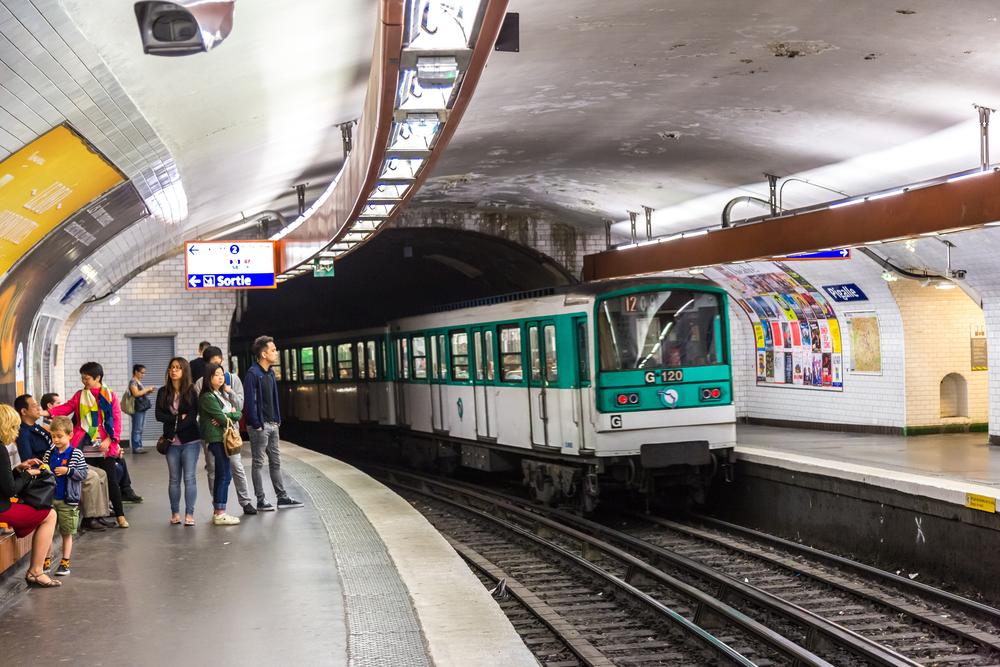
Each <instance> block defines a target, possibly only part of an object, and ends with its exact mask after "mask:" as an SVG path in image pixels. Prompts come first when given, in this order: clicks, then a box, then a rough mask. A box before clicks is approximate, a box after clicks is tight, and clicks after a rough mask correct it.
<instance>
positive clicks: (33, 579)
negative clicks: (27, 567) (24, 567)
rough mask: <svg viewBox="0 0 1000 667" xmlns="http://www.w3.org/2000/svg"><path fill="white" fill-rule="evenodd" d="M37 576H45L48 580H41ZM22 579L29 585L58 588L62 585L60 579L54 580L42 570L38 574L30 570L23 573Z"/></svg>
mask: <svg viewBox="0 0 1000 667" xmlns="http://www.w3.org/2000/svg"><path fill="white" fill-rule="evenodd" d="M39 577H45V578H46V579H47V580H48V581H42V580H41V579H39ZM24 580H25V581H26V582H28V585H29V586H38V587H39V588H59V587H60V586H62V582H61V581H56V580H55V579H53V578H52V577H50V576H49V575H47V574H45V573H44V572H42V573H40V574H32V573H31V572H25V573H24Z"/></svg>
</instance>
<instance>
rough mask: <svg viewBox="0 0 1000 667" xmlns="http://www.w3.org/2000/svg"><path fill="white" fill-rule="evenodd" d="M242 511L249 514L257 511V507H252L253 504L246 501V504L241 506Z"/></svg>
mask: <svg viewBox="0 0 1000 667" xmlns="http://www.w3.org/2000/svg"><path fill="white" fill-rule="evenodd" d="M243 513H244V514H251V515H252V514H256V513H257V508H256V507H254V506H253V505H251V504H250V503H247V504H246V505H244V506H243Z"/></svg>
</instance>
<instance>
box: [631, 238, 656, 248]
mask: <svg viewBox="0 0 1000 667" xmlns="http://www.w3.org/2000/svg"><path fill="white" fill-rule="evenodd" d="M659 242H660V241H659V239H650V240H648V241H642V242H640V243H636V244H635V245H636V247H637V248H641V247H642V246H646V245H656V244H657V243H659Z"/></svg>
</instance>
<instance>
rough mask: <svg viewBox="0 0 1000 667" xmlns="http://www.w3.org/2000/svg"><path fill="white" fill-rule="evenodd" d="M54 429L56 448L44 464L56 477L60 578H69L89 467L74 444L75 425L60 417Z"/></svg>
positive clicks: (45, 459) (58, 574)
mask: <svg viewBox="0 0 1000 667" xmlns="http://www.w3.org/2000/svg"><path fill="white" fill-rule="evenodd" d="M51 429H52V448H51V449H50V450H49V451H47V452H45V458H44V459H42V463H45V464H46V465H48V466H49V468H50V469H51V470H52V472H53V474H55V476H56V493H55V498H54V500H53V501H52V509H53V510H55V512H56V524H57V526H58V528H59V534H60V535H62V560H61V561H60V563H59V567H57V568H56V576H57V577H65V576H66V575H68V574H69V573H70V569H69V566H70V559H71V558H72V557H73V535H74V534H75V533H76V531H77V529H78V528H79V526H80V490H81V488H82V486H83V480H85V479H87V470H88V466H87V461H86V459H84V458H83V454H81V453H80V450H78V449H77V448H76V447H74V446H73V445H72V444H70V439H71V438H72V437H73V421H72V420H71V419H70V418H69V417H56V418H55V419H53V420H52V426H51ZM47 560H48V559H46V561H47ZM46 564H47V563H46ZM46 569H48V568H47V567H46Z"/></svg>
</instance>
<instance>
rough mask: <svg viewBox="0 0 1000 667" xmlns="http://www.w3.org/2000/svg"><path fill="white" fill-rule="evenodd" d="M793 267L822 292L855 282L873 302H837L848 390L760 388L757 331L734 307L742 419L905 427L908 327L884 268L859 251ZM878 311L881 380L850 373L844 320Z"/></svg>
mask: <svg viewBox="0 0 1000 667" xmlns="http://www.w3.org/2000/svg"><path fill="white" fill-rule="evenodd" d="M789 266H790V268H792V269H794V270H795V271H797V272H799V273H800V274H801V275H802V277H804V278H805V279H806V280H808V281H809V282H811V283H812V284H813V286H815V287H816V288H817V289H819V290H822V286H823V285H833V284H843V283H854V284H856V285H858V286H859V287H860V288H861V289H862V291H863V292H864V293H865V295H866V296H867V297H868V301H860V302H854V303H837V302H833V301H832V300H831V303H832V304H833V308H834V310H835V311H836V313H837V318H838V320H839V321H840V325H841V334H842V340H843V345H844V360H845V363H844V390H843V391H823V390H817V389H804V388H793V387H784V386H781V385H766V386H758V385H757V381H756V377H755V370H754V369H755V364H756V362H755V344H754V336H753V329H752V328H751V326H750V321H749V318H748V317H747V316H746V314H745V313H744V312H743V311H742V310H740V309H739V307H736V306H733V307H731V308H730V321H731V323H732V350H733V361H734V391H735V396H736V409H737V415H738V416H739V417H749V418H756V419H767V420H779V421H791V422H800V423H803V424H811V423H828V424H851V425H859V426H866V427H880V428H887V429H901V428H903V427H904V426H905V410H906V406H905V400H904V396H905V394H904V387H905V382H904V358H903V324H902V320H901V318H900V314H899V309H898V308H897V307H896V303H895V301H894V300H893V297H892V294H891V292H890V291H889V288H888V286H887V283H886V282H885V281H884V280H882V278H881V277H880V275H881V268H880V267H878V266H877V265H876V264H875V263H874V262H872V261H871V260H869V259H868V258H866V257H864V256H861V255H859V253H858V251H855V252H854V256H853V257H852V258H851V259H849V260H832V261H813V262H801V261H800V262H790V263H789ZM823 293H824V295H825V294H826V293H825V292H823ZM872 310H874V311H875V312H876V313H877V315H878V319H879V329H880V334H881V341H882V372H881V374H879V375H868V374H864V375H863V374H855V373H852V372H850V371H849V370H848V368H849V364H848V360H849V359H850V358H851V357H850V355H851V341H850V331H849V329H848V327H847V325H846V322H845V318H844V316H845V314H846V313H848V312H857V311H872Z"/></svg>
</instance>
